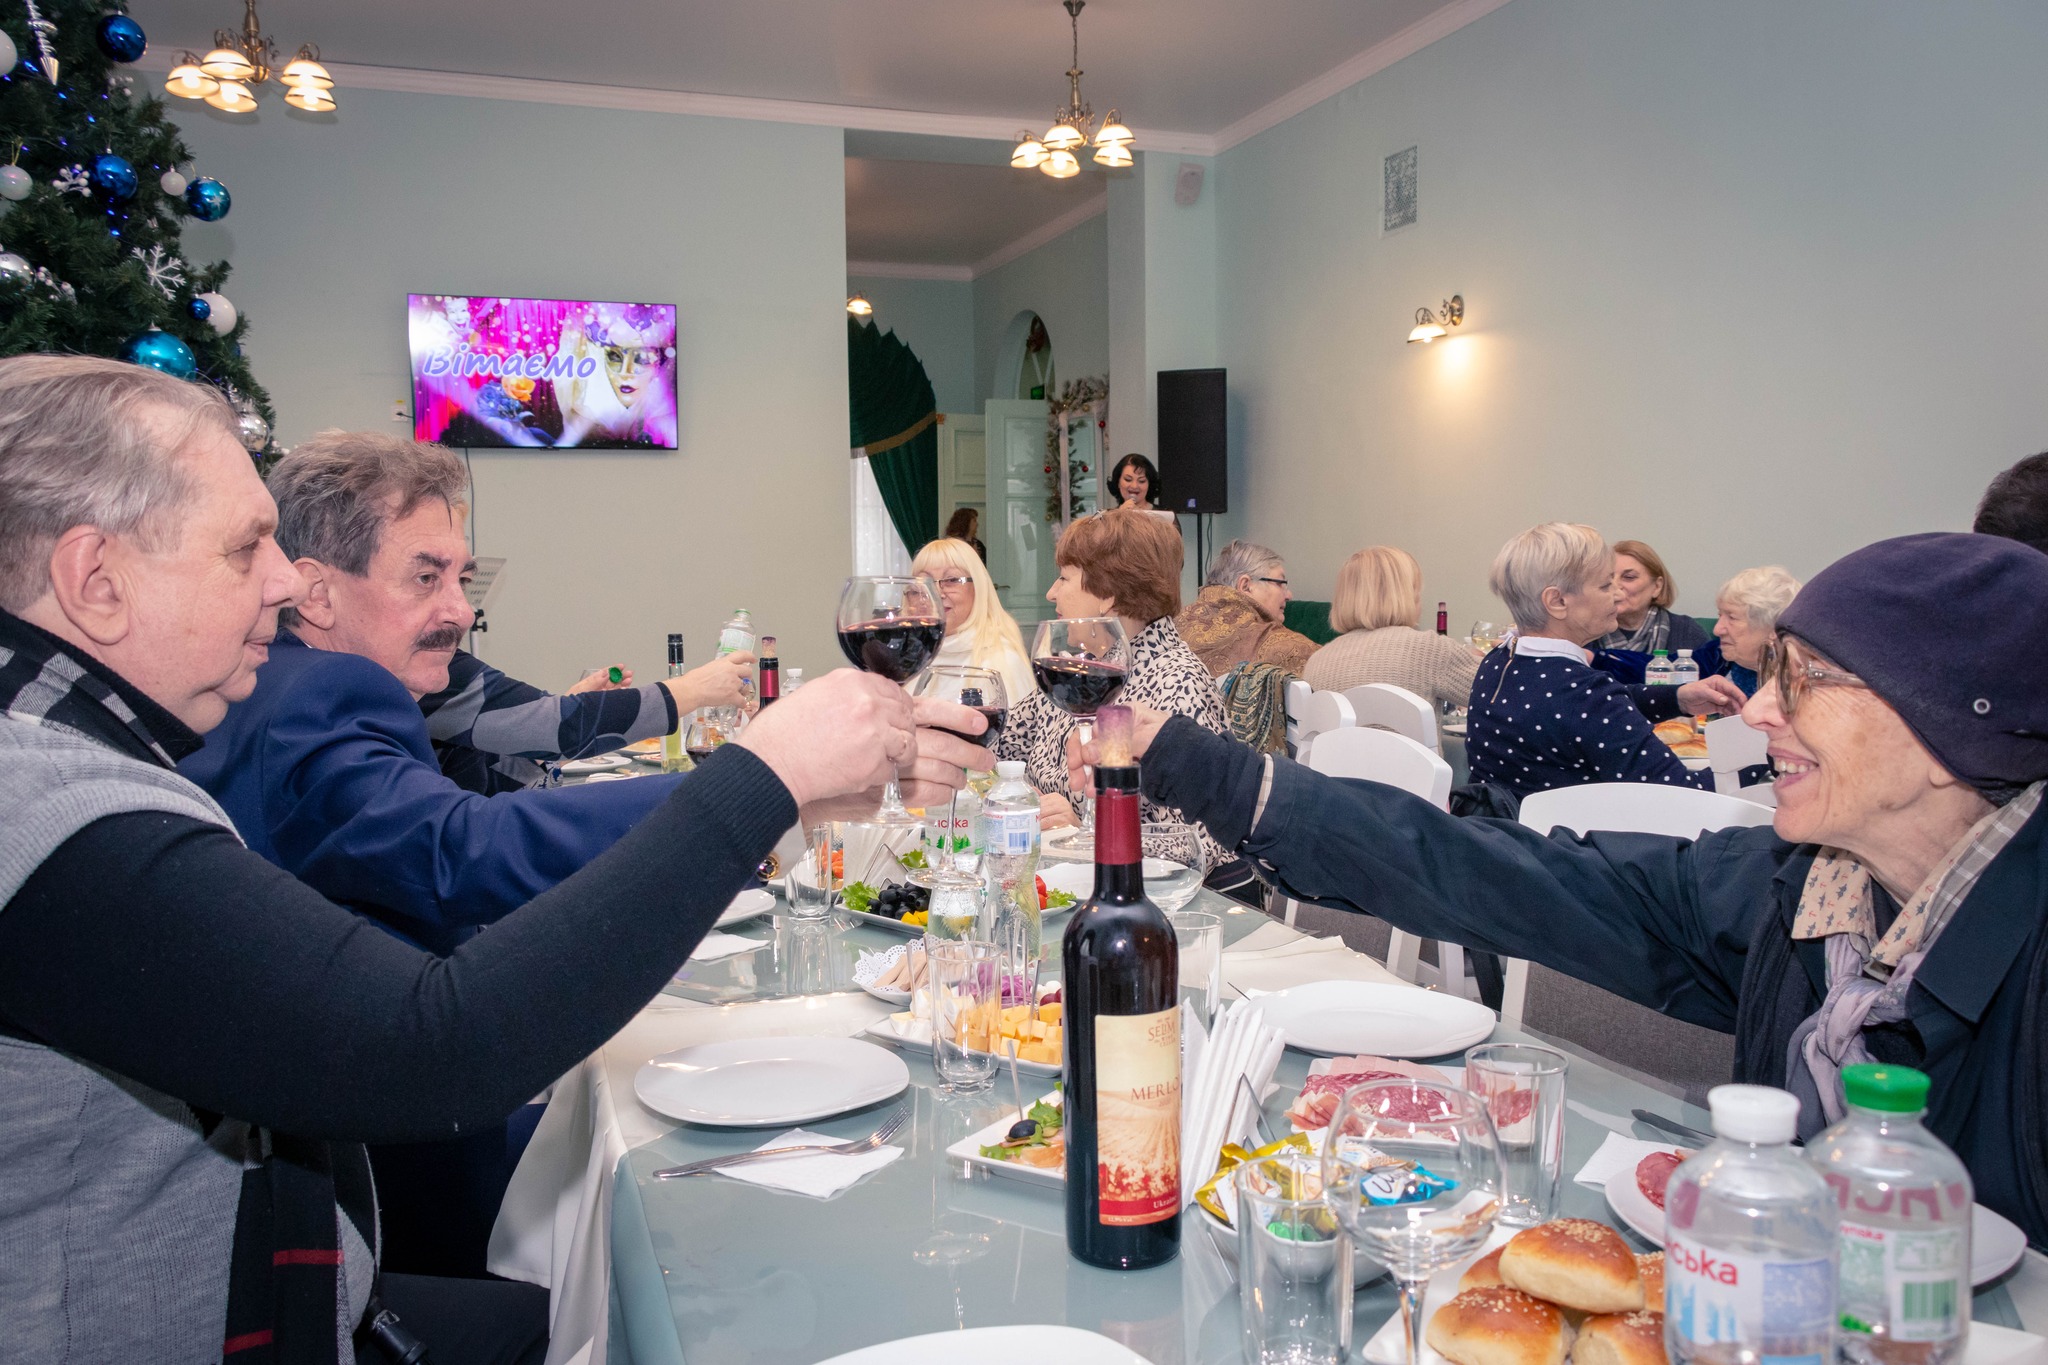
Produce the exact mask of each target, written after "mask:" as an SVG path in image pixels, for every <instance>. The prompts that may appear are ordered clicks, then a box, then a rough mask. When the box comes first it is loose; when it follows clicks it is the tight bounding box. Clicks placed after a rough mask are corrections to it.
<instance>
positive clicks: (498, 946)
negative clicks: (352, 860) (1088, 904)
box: [0, 356, 980, 1365]
mask: <svg viewBox="0 0 2048 1365" xmlns="http://www.w3.org/2000/svg"><path fill="white" fill-rule="evenodd" d="M276 515H277V514H276V509H275V507H274V505H273V503H272V501H271V497H270V494H269V493H268V492H267V491H266V490H265V489H264V486H263V484H262V482H261V481H260V480H259V479H258V478H257V477H256V473H255V470H254V468H253V467H252V465H251V464H250V461H249V457H248V455H247V453H246V452H245V451H243V449H242V448H241V446H240V444H239V443H238V442H237V441H236V439H235V436H234V414H233V412H232V410H231V409H230V408H229V407H228V405H227V404H226V402H225V401H224V400H223V399H222V398H221V397H220V396H219V395H218V394H217V393H215V392H214V391H213V390H211V389H209V388H206V387H204V386H203V385H193V384H187V383H184V382H182V381H178V380H174V379H171V378H169V377H168V376H165V375H161V374H158V373H156V372H155V371H152V370H146V369H141V368H138V367H135V366H129V365H121V364H117V363H115V362H113V361H107V360H96V359H87V358H81V357H59V356H19V357H14V358H11V359H6V360H0V811H4V818H0V1171H5V1172H6V1179H5V1189H6V1196H5V1198H4V1199H0V1247H5V1248H7V1249H8V1253H7V1254H5V1255H0V1303H4V1304H5V1305H6V1306H7V1334H8V1338H7V1340H8V1347H9V1352H10V1358H13V1357H19V1358H20V1359H23V1360H37V1361H42V1360H76V1361H128V1360H178V1361H190V1360H218V1359H222V1358H228V1359H234V1358H237V1357H240V1358H244V1359H256V1358H259V1355H260V1354H261V1353H262V1352H264V1351H268V1352H269V1353H270V1355H269V1357H265V1358H276V1359H293V1360H310V1361H350V1360H353V1361H356V1362H358V1365H363V1362H368V1361H373V1360H379V1359H396V1358H398V1355H397V1354H390V1355H387V1354H386V1352H387V1351H389V1350H390V1349H391V1346H390V1343H391V1342H392V1341H394V1340H400V1339H399V1338H394V1337H392V1335H391V1334H390V1332H389V1331H388V1330H387V1331H386V1332H385V1334H384V1339H383V1340H382V1341H379V1342H378V1343H377V1344H372V1339H373V1338H374V1337H375V1336H376V1335H377V1334H376V1332H375V1331H373V1330H372V1328H371V1323H372V1322H373V1321H381V1323H382V1325H383V1326H384V1327H385V1328H386V1329H388V1328H389V1327H390V1321H389V1319H388V1318H386V1319H379V1318H378V1315H377V1314H376V1313H375V1312H374V1311H373V1307H372V1306H373V1303H375V1302H378V1301H381V1304H382V1306H383V1307H384V1308H385V1309H388V1310H389V1311H390V1313H391V1314H393V1315H395V1316H396V1317H397V1318H398V1319H401V1320H402V1322H401V1324H400V1325H401V1326H402V1327H403V1328H405V1329H408V1330H409V1332H410V1334H412V1335H413V1336H417V1337H418V1338H420V1339H423V1340H424V1342H425V1345H426V1346H427V1347H428V1348H430V1349H431V1351H432V1353H433V1359H434V1360H435V1361H436V1362H438V1365H468V1363H470V1362H483V1361H506V1362H533V1361H538V1360H539V1359H541V1354H542V1352H543V1351H544V1349H545V1344H546V1331H547V1327H546V1322H547V1319H546V1312H547V1302H546V1295H545V1293H544V1292H542V1291H540V1290H538V1289H535V1288H533V1287H532V1286H528V1285H518V1284H509V1283H504V1282H491V1281H437V1280H432V1279H426V1278H418V1277H411V1276H404V1275H394V1274H389V1273H385V1274H382V1275H380V1274H379V1271H378V1266H377V1262H376V1258H375V1245H376V1240H377V1226H378V1220H377V1215H376V1208H375V1203H374V1195H373V1193H372V1189H371V1185H370V1182H369V1179H368V1175H367V1169H366V1166H365V1163H364V1159H363V1152H362V1147H361V1145H360V1144H362V1143H364V1142H398V1141H419V1140H426V1139H432V1138H445V1137H449V1136H452V1135H454V1134H457V1133H462V1132H468V1131H470V1130H472V1129H474V1128H477V1127H479V1126H482V1125H485V1124H488V1123H491V1122H494V1121H497V1120H500V1119H502V1118H503V1116H504V1115H505V1114H507V1113H509V1112H511V1111H512V1110H513V1109H515V1108H517V1107H518V1106H519V1105H520V1104H521V1103H522V1102H523V1101H524V1100H525V1099H526V1098H527V1097H528V1096H530V1095H533V1094H535V1093H537V1092H538V1091H539V1090H540V1088H541V1087H543V1086H545V1085H547V1084H548V1083H549V1082H550V1081H551V1080H552V1079H553V1078H555V1077H557V1076H559V1075H560V1074H562V1072H563V1071H565V1070H566V1069H568V1068H569V1067H571V1066H573V1065H574V1064H575V1063H576V1061H577V1060H578V1059H579V1058H581V1057H583V1056H584V1055H586V1054H587V1053H588V1052H589V1051H590V1050H591V1049H593V1048H595V1047H597V1046H598V1045H599V1044H601V1043H602V1042H603V1041H604V1040H605V1039H606V1038H609V1037H611V1036H612V1035H613V1034H614V1033H616V1032H617V1031H618V1030H619V1028H620V1027H622V1026H623V1025H624V1024H625V1023H626V1022H627V1021H628V1020H629V1019H630V1018H632V1016H633V1015H634V1014H635V1013H636V1012H637V1011H639V1010H640V1009H641V1008H642V1007H643V1006H644V1005H645V1004H646V1003H647V1002H648V1001H649V1000H650V999H651V998H653V996H654V995H655V994H656V993H657V992H658V991H659V990H660V988H661V986H662V985H663V984H664V983H665V982H666V981H667V980H668V979H669V977H670V976H671V975H672V974H673V973H674V972H675V970H676V969H677V968H678V967H679V966H680V965H681V964H682V963H683V961H684V959H685V958H687V957H688V955H689V953H690V950H691V949H692V948H694V947H695V946H696V944H697V942H698V940H699V939H700V938H702V936H703V935H704V932H705V931H706V930H707V929H708V928H709V927H710V926H711V924H712V922H713V921H714V920H715V919H716V918H717V916H718V913H719V911H720V910H722V909H723V908H724V906H725V905H726V903H727V902H728V901H729V900H730V899H731V897H732V896H733V894H734V893H735V892H736V891H738V890H739V889H740V887H741V886H743V885H744V884H745V882H746V880H747V878H748V877H749V876H750V875H751V873H752V872H753V869H754V867H755V865H756V864H757V863H758V862H759V861H760V859H761V857H762V856H763V855H764V854H766V853H767V851H768V850H769V848H770V847H771V846H772V845H773V844H774V842H775V840H776V839H777V837H778V836H780V834H781V833H782V832H783V831H784V830H786V829H787V828H789V826H790V825H791V823H792V822H794V821H795V820H796V819H797V818H798V812H799V808H800V807H801V806H802V805H803V804H804V803H806V802H812V801H818V800H822V799H825V798H829V797H833V796H837V795H842V794H846V793H854V792H860V791H863V790H865V789H868V788H871V787H873V786H875V785H876V784H878V783H880V782H881V781H882V780H883V779H885V778H886V777H887V776H888V775H889V774H890V773H891V772H892V771H894V769H895V768H896V767H897V765H898V764H899V763H902V762H905V761H908V760H910V759H911V758H912V757H913V756H914V755H915V756H916V764H917V768H918V770H919V771H921V772H922V773H923V774H924V775H925V776H927V777H939V778H946V777H948V776H950V777H951V779H952V780H951V782H949V783H948V784H947V785H957V782H958V781H959V774H958V770H957V769H954V770H953V772H952V773H951V774H947V773H946V772H945V760H946V759H948V758H967V759H972V758H973V757H974V756H975V755H976V754H977V753H978V751H977V750H976V749H975V748H974V746H972V745H969V744H967V743H966V742H965V741H961V740H958V739H956V738H953V737H951V736H947V735H943V734H939V733H936V732H929V731H926V732H921V731H920V730H919V728H918V726H919V720H920V717H924V718H928V719H929V720H930V721H931V722H932V723H935V724H939V725H943V726H946V727H950V728H952V729H955V730H960V731H961V732H962V733H970V734H971V733H974V732H975V731H976V729H977V727H978V725H979V724H980V722H979V721H978V719H977V718H976V717H974V716H973V714H972V713H971V712H968V711H966V710H964V709H963V708H960V707H942V706H935V705H933V704H931V703H928V702H916V703H913V702H912V701H911V700H909V699H908V698H906V697H905V696H904V695H903V693H902V692H901V690H900V689H898V688H895V687H893V686H891V685H890V684H888V683H886V682H884V681H881V680H879V679H875V678H871V677H868V676H866V675H863V674H859V673H855V672H852V671H850V670H849V671H845V672H841V673H834V674H830V675H828V676H826V677H824V678H821V679H819V680H818V681H817V682H815V683H814V684H813V685H811V686H809V687H806V688H805V689H804V690H803V692H802V693H801V694H799V695H797V696H794V697H792V698H790V699H789V700H787V701H784V702H783V703H781V704H780V705H778V706H776V707H774V708H773V709H772V710H771V711H770V712H768V713H766V714H764V715H762V717H761V718H760V719H759V720H758V721H757V722H756V723H755V724H754V725H752V726H750V727H749V728H748V729H747V731H746V733H745V734H744V735H742V736H741V737H740V739H739V740H738V741H736V742H735V743H733V744H729V745H727V746H725V748H724V749H722V750H721V751H720V752H719V753H718V754H716V755H714V756H713V757H712V758H711V759H709V760H708V761H707V762H706V763H704V764H703V765H702V766H701V767H700V768H699V769H698V771H697V772H696V773H694V774H692V775H691V776H690V777H689V778H688V780H686V781H684V782H681V783H678V784H670V786H671V789H670V790H669V792H668V795H667V798H666V799H665V800H664V801H663V802H661V803H660V804H659V805H658V806H657V807H656V808H655V809H654V810H652V811H650V812H648V813H647V815H646V817H645V818H644V819H643V820H641V821H640V822H639V824H638V825H637V826H636V827H635V828H634V829H633V830H632V831H631V832H630V833H628V834H626V835H625V836H624V837H622V838H620V839H619V840H618V841H617V842H616V843H615V844H614V846H613V847H611V848H610V849H609V850H608V851H607V852H605V853H603V854H602V855H600V856H599V857H597V858H594V859H593V860H592V861H591V863H590V865H589V866H588V867H586V868H584V869H583V870H582V871H581V872H580V873H578V874H576V875H574V876H571V877H569V878H567V879H565V880H564V881H562V883H561V884H560V885H558V886H555V887H554V888H553V889H551V890H549V891H548V892H546V893H545V894H543V895H540V896H538V897H536V898H535V899H534V900H533V901H532V903H531V904H528V905H525V906H523V907H520V908H517V909H514V910H512V911H511V912H510V913H508V914H506V915H504V916H503V917H502V918H501V919H500V920H499V922H498V923H497V925H496V926H495V927H494V928H493V929H492V931H491V932H490V933H489V934H488V935H485V936H482V937H480V938H476V939H473V940H471V941H468V942H465V943H463V944H461V945H459V946H457V947H455V948H454V949H453V951H451V952H450V953H448V954H447V955H446V956H436V955H434V954H432V953H430V952H427V951H425V950H423V949H421V948H419V947H416V946H414V945H412V944H410V943H407V942H405V941H404V940H402V939H400V938H399V937H397V936H395V935H392V934H388V933H384V932H381V931H379V930H378V929H376V928H374V927H373V926H371V925H369V924H367V923H365V922H364V921H363V920H362V919H361V918H359V917H358V916H356V915H353V914H351V913H349V911H347V910H346V909H343V908H342V907H340V906H337V905H335V904H333V903H332V902H331V901H330V900H328V899H327V898H326V897H324V896H322V895H321V894H319V893H318V892H317V891H315V890H313V889H311V888H309V887H307V886H306V885H305V884H304V883H303V882H301V881H299V880H297V879H295V878H293V877H292V876H291V875H290V874H288V873H287V872H285V871H283V870H281V869H279V868H278V867H276V866H274V865H273V864H272V863H270V862H268V861H266V860H264V859H263V858H260V857H257V856H255V855H254V854H252V853H251V852H250V851H249V850H248V849H246V848H244V847H243V845H242V843H241V841H240V840H239V839H238V838H237V837H236V835H235V832H234V830H233V828H232V827H231V826H230V823H229V820H228V817H227V815H226V814H225V813H224V812H223V811H222V810H221V808H220V807H219V805H218V804H216V803H215V802H214V801H213V800H212V799H210V798H209V797H208V796H207V795H206V793H205V792H203V791H201V790H200V789H199V788H197V787H195V786H194V785H193V784H192V783H191V782H190V781H188V780H186V779H185V778H183V777H181V776H180V775H179V774H178V773H177V771H176V770H175V769H174V767H173V763H174V762H175V760H177V759H178V758H180V757H182V756H184V755H187V754H190V753H191V752H192V751H193V750H195V749H197V748H198V747H199V744H200V742H201V740H200V736H201V734H202V733H203V732H205V731H207V730H210V729H212V728H214V727H215V726H217V725H218V724H219V723H220V720H221V717H222V715H223V713H224V712H225V711H227V709H228V708H229V706H230V705H231V704H234V703H238V702H241V701H242V700H243V699H244V698H246V697H248V696H249V695H250V693H251V691H252V690H256V676H257V672H256V671H257V668H258V666H259V665H261V664H263V663H264V660H265V657H266V655H267V654H268V652H269V650H270V647H271V645H272V644H273V635H274V633H275V632H276V631H277V618H278V613H279V612H280V611H281V610H282V609H284V608H287V607H291V606H294V605H298V604H300V603H302V602H304V603H307V604H308V605H310V604H311V598H310V597H309V596H308V588H307V584H306V580H305V578H304V577H303V576H302V575H301V574H300V572H299V571H298V570H297V569H296V568H295V567H294V566H293V564H292V563H291V561H290V559H289V558H287V556H286V555H285V554H284V553H282V552H281V551H280V550H279V548H278V545H277V541H276V539H275V538H274V534H273V533H274V529H275V526H276ZM373 558H374V556H373ZM316 610H319V609H318V608H316ZM387 676H388V675H387ZM393 686H394V687H396V688H397V691H398V694H399V695H400V696H401V697H404V698H405V699H406V704H407V706H410V704H411V698H410V695H409V694H408V693H407V692H406V691H405V689H404V688H403V687H402V686H400V685H398V684H396V683H395V682H394V683H393ZM413 714H414V716H415V718H417V716H418V712H417V709H416V708H415V709H414V711H413ZM622 785H627V786H631V785H634V784H630V783H627V784H622ZM931 790H932V789H930V788H927V791H928V792H930V791H931ZM914 799H915V798H914ZM927 799H930V798H929V797H927ZM359 1332H360V1335H359ZM402 1350H403V1347H402V1345H401V1347H400V1351H401V1353H402ZM244 1352H252V1353H256V1354H250V1355H244V1354H243V1353H244Z"/></svg>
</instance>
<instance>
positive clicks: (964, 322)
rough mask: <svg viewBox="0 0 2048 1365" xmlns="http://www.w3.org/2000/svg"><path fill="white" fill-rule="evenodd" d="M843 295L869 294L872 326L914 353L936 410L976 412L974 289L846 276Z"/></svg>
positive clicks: (953, 284) (965, 284)
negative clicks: (890, 334) (892, 335)
mask: <svg viewBox="0 0 2048 1365" xmlns="http://www.w3.org/2000/svg"><path fill="white" fill-rule="evenodd" d="M846 292H847V293H849V294H852V293H855V292H858V293H862V294H865V295H867V299H868V302H869V303H872V304H873V305H875V313H874V323H875V326H877V327H879V328H881V329H882V330H883V331H885V332H890V331H893V332H895V333H896V335H897V336H898V337H899V338H901V340H902V342H903V344H904V345H906V346H908V347H909V348H910V349H911V350H913V351H915V352H917V358H918V359H919V360H921V361H923V362H924V372H925V373H926V374H927V375H929V376H931V381H932V393H933V395H934V396H935V397H937V399H938V400H939V411H940V412H980V411H981V398H982V395H981V394H980V392H979V391H978V390H977V389H976V388H975V386H974V286H973V285H972V284H970V283H969V282H967V281H966V280H894V279H884V278H881V277H880V276H875V275H849V276H847V277H846Z"/></svg>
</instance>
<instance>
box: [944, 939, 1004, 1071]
mask: <svg viewBox="0 0 2048 1365" xmlns="http://www.w3.org/2000/svg"><path fill="white" fill-rule="evenodd" d="M924 948H925V952H926V954H927V955H928V957H927V960H928V961H929V962H930V963H931V993H932V1069H933V1070H934V1071H936V1072H938V1073H939V1086H940V1088H941V1089H943V1090H946V1091H948V1092H950V1093H952V1094H956V1095H957V1094H969V1093H972V1092H974V1091H977V1090H986V1089H988V1087H989V1085H990V1084H991V1083H992V1082H993V1081H994V1080H995V1074H996V1054H995V1047H996V1040H997V1037H998V1036H999V1034H1000V1033H1001V1031H1002V1030H1001V1021H1002V999H1003V986H1002V975H1003V964H1002V954H1001V952H1000V951H999V950H998V949H997V947H996V945H995V944H993V943H986V942H982V941H980V940H976V939H938V938H933V937H932V936H931V935H929V934H927V935H926V936H925V940H924Z"/></svg>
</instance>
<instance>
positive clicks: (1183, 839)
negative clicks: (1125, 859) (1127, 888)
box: [1138, 820, 1209, 915]
mask: <svg viewBox="0 0 2048 1365" xmlns="http://www.w3.org/2000/svg"><path fill="white" fill-rule="evenodd" d="M1138 847H1139V848H1140V849H1141V850H1142V851H1143V853H1144V855H1145V864H1144V877H1145V898H1146V899H1147V900H1149V901H1151V902H1152V903H1153V904H1154V905H1156V906H1158V907H1159V908H1160V909H1161V910H1164V911H1166V912H1167V913H1168V914H1169V915H1170V914H1172V913H1173V912H1174V911H1176V910H1178V909H1180V908H1181V907H1182V906H1184V905H1186V904H1187V903H1188V902H1189V901H1191V900H1193V899H1194V898H1195V893H1196V892H1198V891H1200V890H1201V889H1202V878H1203V877H1205V876H1207V875H1208V873H1209V854H1208V852H1207V850H1205V849H1204V848H1203V847H1202V832H1201V830H1199V829H1197V828H1196V827H1195V826H1193V825H1188V824H1182V823H1180V822H1178V821H1172V820H1154V821H1147V822H1146V823H1145V824H1142V825H1140V826H1139V827H1138Z"/></svg>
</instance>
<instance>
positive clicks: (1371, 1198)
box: [1363, 1161, 1458, 1205]
mask: <svg viewBox="0 0 2048 1365" xmlns="http://www.w3.org/2000/svg"><path fill="white" fill-rule="evenodd" d="M1457 1187H1458V1182H1457V1181H1455V1180H1446V1179H1444V1178H1443V1177H1442V1176H1440V1175H1438V1174H1436V1173H1435V1172H1434V1171H1432V1170H1430V1169H1429V1167H1427V1166H1423V1165H1419V1164H1417V1163H1416V1162H1412V1161H1390V1162H1388V1163H1386V1164H1385V1165H1383V1166H1376V1167H1374V1169H1373V1170H1372V1172H1371V1173H1370V1174H1369V1175H1367V1176H1366V1178H1365V1185H1364V1187H1363V1193H1364V1195H1365V1199H1366V1202H1367V1203H1369V1204H1378V1205H1387V1204H1420V1203H1423V1202H1424V1201H1426V1200H1430V1199H1434V1198H1436V1197H1437V1196H1438V1195H1440V1194H1443V1193H1444V1192H1446V1191H1448V1190H1454V1189H1456V1188H1457Z"/></svg>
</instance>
